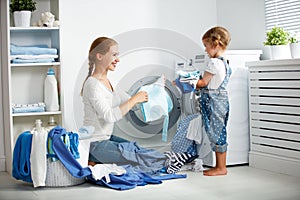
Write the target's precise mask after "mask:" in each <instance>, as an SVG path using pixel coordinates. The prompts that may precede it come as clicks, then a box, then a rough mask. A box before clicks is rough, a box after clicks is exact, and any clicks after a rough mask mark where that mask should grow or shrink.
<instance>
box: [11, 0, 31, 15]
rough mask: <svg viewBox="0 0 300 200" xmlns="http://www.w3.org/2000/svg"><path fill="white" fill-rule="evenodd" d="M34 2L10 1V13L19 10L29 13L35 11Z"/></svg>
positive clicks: (28, 0)
mask: <svg viewBox="0 0 300 200" xmlns="http://www.w3.org/2000/svg"><path fill="white" fill-rule="evenodd" d="M35 5H36V2H35V1H34V0H11V2H10V4H9V8H10V12H11V13H13V12H15V11H21V10H29V11H31V12H33V11H35V10H36V6H35Z"/></svg>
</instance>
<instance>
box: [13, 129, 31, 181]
mask: <svg viewBox="0 0 300 200" xmlns="http://www.w3.org/2000/svg"><path fill="white" fill-rule="evenodd" d="M31 143H32V134H31V133H30V131H26V132H23V133H22V134H20V135H19V136H18V139H17V141H16V144H15V147H14V152H13V163H12V165H13V166H12V176H13V177H14V178H15V179H17V180H22V181H26V182H29V183H32V179H31V170H30V153H31Z"/></svg>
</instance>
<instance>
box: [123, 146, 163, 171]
mask: <svg viewBox="0 0 300 200" xmlns="http://www.w3.org/2000/svg"><path fill="white" fill-rule="evenodd" d="M118 146H119V150H120V152H121V154H122V156H123V157H124V158H126V159H127V160H128V161H129V162H130V163H128V164H131V165H132V166H133V167H134V168H135V169H136V170H137V171H142V172H147V173H150V174H153V173H156V172H157V171H160V170H161V169H162V168H163V167H165V166H166V160H167V157H166V156H165V155H164V154H162V153H160V152H158V151H156V150H154V149H146V148H143V147H140V146H138V144H136V142H123V143H119V145H118Z"/></svg>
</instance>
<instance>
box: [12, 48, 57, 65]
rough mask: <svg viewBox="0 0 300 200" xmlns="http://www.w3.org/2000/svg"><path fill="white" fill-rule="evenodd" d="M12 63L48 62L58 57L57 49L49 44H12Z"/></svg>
mask: <svg viewBox="0 0 300 200" xmlns="http://www.w3.org/2000/svg"><path fill="white" fill-rule="evenodd" d="M10 55H11V57H10V61H11V63H48V62H55V59H57V58H58V55H57V49H56V48H49V47H48V46H47V45H44V44H40V45H33V46H17V45H14V44H11V45H10Z"/></svg>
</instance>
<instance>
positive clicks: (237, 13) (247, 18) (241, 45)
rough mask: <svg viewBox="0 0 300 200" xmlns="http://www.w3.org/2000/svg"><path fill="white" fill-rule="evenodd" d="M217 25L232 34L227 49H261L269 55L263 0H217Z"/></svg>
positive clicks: (266, 56) (265, 56)
mask: <svg viewBox="0 0 300 200" xmlns="http://www.w3.org/2000/svg"><path fill="white" fill-rule="evenodd" d="M217 22H218V25H222V26H224V27H226V28H227V29H228V30H229V31H230V32H231V36H232V41H231V44H230V46H229V49H262V50H263V51H264V55H263V57H262V58H263V59H266V58H268V57H269V52H268V51H269V50H268V48H266V47H265V46H264V45H263V42H264V40H265V16H264V0H226V1H224V0H217Z"/></svg>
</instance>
